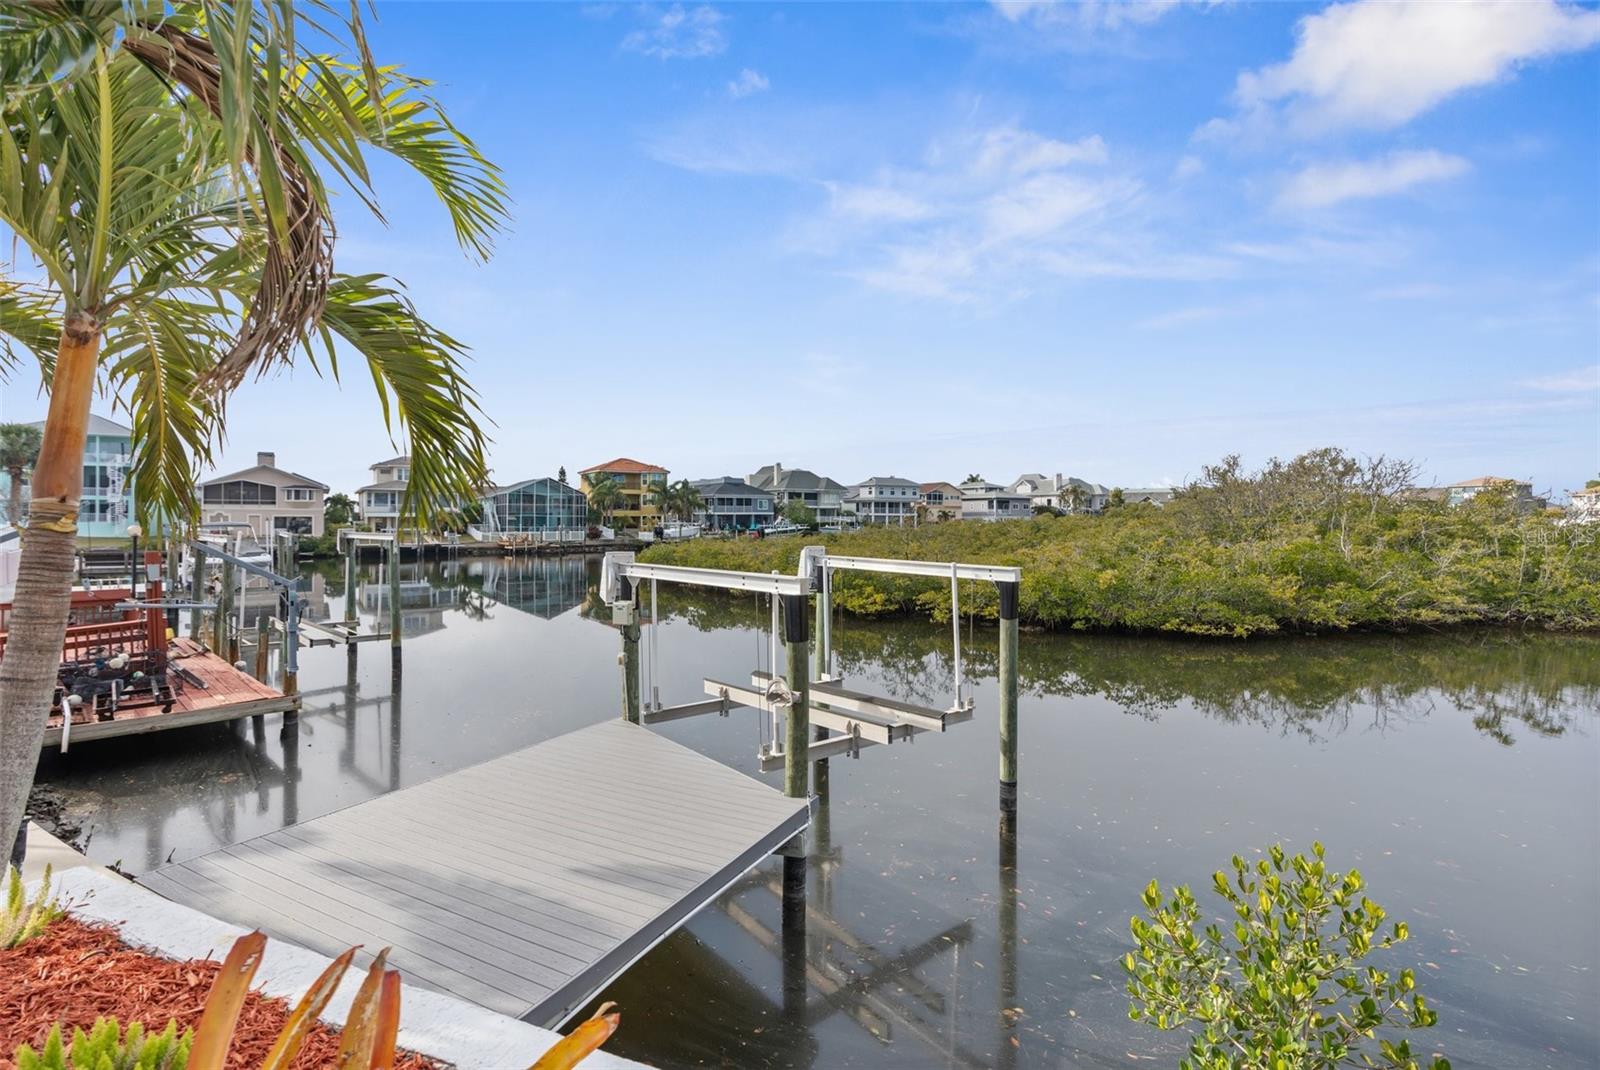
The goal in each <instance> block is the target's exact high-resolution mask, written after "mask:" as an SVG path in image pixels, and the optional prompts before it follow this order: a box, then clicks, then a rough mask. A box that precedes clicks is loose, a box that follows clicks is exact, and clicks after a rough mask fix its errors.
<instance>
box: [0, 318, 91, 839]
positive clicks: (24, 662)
mask: <svg viewBox="0 0 1600 1070" xmlns="http://www.w3.org/2000/svg"><path fill="white" fill-rule="evenodd" d="M99 354H100V324H99V323H98V321H96V319H95V318H94V317H93V316H91V315H89V314H88V313H85V312H74V313H71V314H70V315H68V317H67V322H66V325H65V327H64V329H63V330H62V332H61V342H60V345H59V347H58V348H57V353H56V372H55V379H54V381H53V382H52V383H51V387H50V412H49V414H48V415H47V416H46V418H45V424H44V442H43V444H42V445H41V447H40V449H39V460H38V461H37V462H36V463H35V464H34V468H33V500H32V503H31V509H30V511H29V517H28V526H27V528H26V529H25V530H24V532H23V535H22V556H21V559H20V560H19V561H18V566H17V590H16V594H15V596H14V597H13V598H12V606H11V624H10V629H9V634H8V635H7V637H6V649H5V656H4V657H0V846H3V847H6V848H9V847H10V841H11V837H12V836H13V835H14V834H15V832H16V829H17V828H18V826H20V825H21V823H22V813H23V809H24V808H25V807H26V805H27V801H28V792H29V790H30V789H31V788H32V787H33V773H34V769H35V767H36V766H37V765H38V763H39V745H40V743H41V742H43V740H44V727H45V720H46V718H47V717H48V715H49V711H50V699H51V697H52V695H53V694H54V692H55V684H56V673H57V671H58V670H59V669H60V666H61V645H62V641H63V640H64V639H65V638H66V634H67V613H68V611H69V610H70V608H71V604H72V559H73V551H74V550H75V548H76V545H77V533H78V499H79V497H80V496H81V495H82V493H83V445H84V441H85V439H86V437H87V434H88V427H89V400H90V397H91V396H92V395H93V393H94V380H95V371H96V366H97V363H98V358H99Z"/></svg>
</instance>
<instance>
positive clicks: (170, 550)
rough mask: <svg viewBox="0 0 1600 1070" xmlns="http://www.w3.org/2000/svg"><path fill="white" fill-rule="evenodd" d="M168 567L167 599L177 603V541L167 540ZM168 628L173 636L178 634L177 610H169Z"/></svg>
mask: <svg viewBox="0 0 1600 1070" xmlns="http://www.w3.org/2000/svg"><path fill="white" fill-rule="evenodd" d="M166 566H167V584H166V589H167V591H168V592H169V593H168V595H167V597H169V598H171V599H172V600H173V601H174V602H176V601H177V600H178V541H177V540H176V539H172V538H168V539H167V560H166ZM167 627H168V628H170V629H171V630H172V634H173V635H177V634H178V611H177V610H176V609H169V610H167Z"/></svg>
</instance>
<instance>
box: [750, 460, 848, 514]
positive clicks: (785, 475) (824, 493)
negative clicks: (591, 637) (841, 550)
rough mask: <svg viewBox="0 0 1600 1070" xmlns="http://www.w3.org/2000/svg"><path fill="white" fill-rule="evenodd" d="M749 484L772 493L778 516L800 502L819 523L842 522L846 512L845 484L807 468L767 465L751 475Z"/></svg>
mask: <svg viewBox="0 0 1600 1070" xmlns="http://www.w3.org/2000/svg"><path fill="white" fill-rule="evenodd" d="M749 483H750V484H751V485H752V486H756V487H760V488H761V489H762V490H766V491H771V492H772V505H773V509H774V510H776V511H777V512H778V513H782V512H783V511H784V509H786V508H787V507H788V506H789V504H790V503H791V502H800V503H801V504H803V505H804V506H805V507H806V508H808V509H810V510H811V511H812V512H813V513H814V514H816V518H817V523H818V524H823V525H829V524H837V523H839V520H840V516H841V514H842V513H843V511H844V496H845V486H844V484H843V483H837V482H835V481H833V480H831V479H829V478H828V477H827V476H819V475H817V473H815V472H812V471H810V470H808V469H805V468H785V467H784V466H783V465H781V464H776V463H774V464H768V465H763V466H762V467H760V468H758V469H756V471H755V472H754V473H752V474H751V476H750V478H749Z"/></svg>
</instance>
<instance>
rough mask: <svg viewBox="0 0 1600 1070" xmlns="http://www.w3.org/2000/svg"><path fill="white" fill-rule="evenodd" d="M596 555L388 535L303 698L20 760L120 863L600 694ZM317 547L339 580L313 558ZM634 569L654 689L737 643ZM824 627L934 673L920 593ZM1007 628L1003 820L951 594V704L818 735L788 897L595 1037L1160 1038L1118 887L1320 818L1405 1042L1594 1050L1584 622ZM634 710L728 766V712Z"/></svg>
mask: <svg viewBox="0 0 1600 1070" xmlns="http://www.w3.org/2000/svg"><path fill="white" fill-rule="evenodd" d="M594 572H595V565H594V562H585V561H584V560H582V559H579V558H566V559H560V558H549V559H537V560H531V561H501V560H470V559H463V560H460V561H453V562H446V563H443V564H430V565H428V566H426V567H421V568H419V567H416V566H409V565H408V566H405V567H404V568H403V569H402V575H401V579H402V583H401V607H402V618H403V628H404V634H405V637H406V654H405V660H404V674H403V676H402V675H399V674H396V673H395V672H394V671H393V669H392V667H391V661H390V658H389V657H388V654H387V651H386V650H385V649H384V644H364V645H362V646H361V647H359V648H349V650H348V651H347V650H346V649H342V648H326V647H322V648H317V649H314V650H309V651H305V652H303V654H302V656H301V659H300V660H301V674H300V684H301V688H302V691H303V692H304V694H305V696H306V708H305V712H304V713H303V715H302V717H301V718H300V721H299V724H298V725H289V726H284V725H283V724H282V722H281V721H280V719H278V718H268V719H267V720H266V721H265V723H264V724H262V725H259V726H257V725H254V724H252V723H251V722H248V721H246V722H242V723H240V724H238V725H223V726H209V727H204V728H197V729H193V730H187V731H183V732H171V733H165V734H158V735H155V736H148V737H134V738H130V739H124V740H116V741H109V742H106V743H102V744H97V745H92V746H85V747H83V748H75V749H74V751H73V753H72V754H71V755H69V756H68V758H67V759H61V758H59V757H58V756H54V755H52V756H49V757H47V759H46V760H45V762H44V763H43V767H42V774H43V777H44V778H45V779H46V780H48V781H49V782H51V783H52V784H53V785H54V786H55V787H56V788H58V789H60V790H62V791H64V792H65V793H66V794H67V795H68V796H69V799H70V801H71V807H70V808H71V810H72V812H73V816H75V817H77V818H78V819H80V820H82V821H83V823H84V836H85V837H86V838H87V839H88V850H89V852H90V854H91V855H93V856H94V857H96V858H98V859H100V860H102V861H107V862H110V861H120V862H121V863H122V865H123V866H124V867H125V868H127V869H129V870H131V871H135V872H137V871H139V870H143V869H147V868H150V867H152V866H155V865H159V864H160V863H161V862H163V861H164V860H166V859H167V858H186V857H191V856H193V855H196V854H200V853H203V852H205V851H208V850H211V849H213V848H215V847H216V846H218V845H220V844H225V843H230V842H233V841H236V840H239V839H244V838H248V837H250V836H254V835H259V834H261V833H263V832H267V831H271V830H273V829H276V828H279V827H281V826H283V825H285V824H290V823H293V822H295V821H299V820H304V819H307V818H311V817H314V816H317V815H319V814H324V813H327V812H329V811H331V810H334V809H337V808H338V807H341V806H346V805H349V804H351V803H354V802H359V801H361V800H363V799H367V798H371V797H372V796H374V795H377V794H381V793H383V792H386V791H390V790H394V789H396V788H399V787H404V786H406V785H408V784H413V783H416V782H417V781H419V780H422V779H425V778H427V777H431V776H434V775H437V774H439V773H441V772H445V771H448V770H452V769H457V768H461V767H463V766H465V765H468V764H471V763H473V762H477V761H481V760H484V759H486V758H489V757H492V756H494V755H497V754H500V753H504V752H505V751H507V750H510V749H514V748H517V747H520V746H525V745H527V744H529V743H533V742H536V741H538V740H540V739H545V738H549V737H550V736H553V735H556V734H559V733H561V732H564V731H568V730H570V729H573V728H577V727H581V726H582V725H585V724H591V723H594V722H595V721H597V720H600V719H602V718H606V717H611V716H615V715H616V712H617V711H616V699H615V695H616V672H617V668H616V657H617V651H618V647H617V636H616V634H615V632H614V631H613V630H612V629H611V628H609V627H608V626H605V623H604V622H605V620H606V615H605V614H604V613H598V614H597V613H594V612H593V609H594V603H593V602H592V593H591V591H590V588H591V587H592V585H593V583H594V579H595V576H594ZM312 580H313V585H314V589H315V590H316V591H317V592H318V597H319V599H320V600H321V601H322V603H323V604H324V606H325V614H326V615H330V616H333V617H342V616H344V615H345V614H346V613H347V611H348V606H349V604H350V600H349V598H348V594H347V592H345V591H344V589H343V581H342V577H341V575H340V574H339V573H338V570H337V569H333V568H329V569H325V570H323V569H318V570H315V571H313V573H312ZM388 597H389V595H388V585H387V583H386V578H385V577H384V576H383V575H382V573H381V569H378V568H372V569H368V570H365V571H363V573H362V575H361V579H360V583H359V585H358V588H357V590H356V592H355V598H354V603H355V606H356V608H357V610H358V612H359V614H360V615H361V617H362V619H363V624H364V626H365V627H367V628H378V629H382V628H384V627H386V626H387V617H388V601H387V600H388ZM660 604H661V609H662V617H663V623H662V626H661V629H660V632H661V634H660V637H659V643H658V646H659V651H660V657H659V660H658V662H657V663H656V665H655V666H654V669H655V675H656V680H657V683H658V684H659V686H660V688H661V693H662V697H663V700H664V701H667V702H669V703H670V702H680V701H686V700H689V699H691V698H695V697H698V696H699V694H700V691H701V688H700V680H701V679H702V678H703V677H705V676H723V675H724V674H734V675H737V674H739V673H742V672H748V671H749V669H751V668H752V667H753V666H754V665H755V664H756V663H757V661H758V660H759V659H760V657H761V651H762V649H763V647H764V645H765V638H764V636H763V634H762V629H763V628H764V626H765V625H764V622H765V621H766V619H767V617H766V613H765V610H764V609H762V608H761V607H758V606H757V605H756V604H755V603H754V601H753V600H752V599H749V598H738V597H729V598H710V599H706V598H700V599H695V600H689V599H685V598H682V597H678V596H674V595H673V594H672V593H671V592H669V590H668V589H667V588H666V587H663V588H662V589H661V603H660ZM264 608H265V607H255V606H250V605H247V607H246V614H247V617H248V618H249V621H250V622H252V623H253V620H254V616H255V614H256V613H258V612H261V611H263V610H264ZM246 635H247V637H249V636H253V635H254V630H253V627H248V628H247V631H246ZM835 645H836V649H837V652H838V663H839V666H840V668H841V669H842V670H843V671H844V673H845V675H846V676H847V678H848V679H849V680H850V681H851V682H852V686H858V687H859V688H860V689H863V690H872V691H878V692H881V693H886V694H892V695H895V696H899V697H903V698H909V699H914V700H920V701H922V702H925V703H928V704H931V705H944V704H945V703H946V701H947V700H948V695H949V690H950V684H951V652H950V649H949V632H948V631H947V630H945V629H944V628H937V627H933V626H927V625H922V624H915V623H907V622H895V623H870V624H864V623H861V622H856V621H841V622H838V623H837V625H836V628H835ZM1020 653H1021V658H1020V666H1019V669H1020V673H1021V678H1022V683H1023V687H1024V688H1025V692H1026V693H1025V696H1024V700H1023V706H1022V725H1021V739H1022V773H1021V789H1022V801H1021V813H1020V815H1019V818H1018V820H1017V821H1015V822H1010V823H1006V822H1002V821H1001V819H1000V817H999V814H998V812H997V809H998V808H997V805H996V784H995V777H996V763H997V743H996V734H997V733H996V725H995V720H994V707H995V692H994V685H993V672H994V657H995V646H994V633H993V632H992V631H985V630H984V629H982V628H977V629H976V630H975V631H973V632H972V634H971V636H970V640H969V641H968V642H966V643H965V644H964V649H963V654H962V657H963V663H964V666H965V668H966V671H967V672H968V673H972V674H975V675H976V676H978V677H979V680H978V684H977V687H976V698H977V702H978V712H977V716H976V717H975V718H974V720H973V721H972V722H971V723H969V724H966V725H962V726H959V727H957V728H956V729H954V730H952V732H951V733H949V735H948V736H922V737H919V738H918V740H917V741H916V743H915V745H912V746H906V745H901V744H896V745H895V746H892V747H877V748H872V749H870V750H868V751H866V752H864V754H863V755H862V756H861V758H860V759H859V760H853V761H852V760H847V759H843V758H836V759H834V760H833V761H832V762H831V763H830V766H831V768H830V769H829V770H828V774H827V778H826V781H825V783H819V788H818V791H819V794H821V795H824V796H825V799H826V801H825V803H824V805H823V806H822V808H821V809H820V810H819V813H818V817H817V824H816V827H815V829H814V832H813V835H812V836H811V837H810V838H809V842H808V852H809V854H810V882H809V885H808V901H807V904H806V910H805V912H804V919H803V924H800V923H797V922H796V920H795V919H791V920H790V923H789V924H787V925H786V924H785V919H784V917H783V911H782V910H781V902H780V900H781V896H780V894H779V891H780V889H779V884H780V874H781V866H780V865H779V864H778V862H777V861H776V860H772V861H769V862H768V863H766V864H764V865H762V866H761V867H759V868H758V869H757V870H755V871H754V872H753V873H751V874H750V875H749V876H748V877H747V878H746V879H744V880H743V881H741V882H740V883H739V884H737V885H736V886H735V887H733V888H731V889H730V890H729V891H728V892H727V893H726V894H725V895H724V896H723V897H722V899H721V900H720V901H719V903H718V904H717V906H716V907H715V908H713V909H710V910H707V911H705V912H703V913H702V914H701V915H699V916H698V917H696V918H695V919H694V920H693V921H692V922H691V923H690V924H689V926H688V927H687V928H685V929H684V930H683V931H681V932H680V933H678V934H677V935H675V936H673V937H671V938H669V939H668V940H666V941H665V942H663V943H662V944H661V945H660V946H659V947H657V948H656V949H655V950H653V951H652V952H650V953H649V954H648V955H647V956H646V957H645V958H644V959H643V960H641V961H640V962H639V963H638V964H637V965H636V966H634V967H633V968H632V969H631V970H630V971H629V972H628V973H627V974H625V975H624V976H623V977H622V978H621V979H619V980H618V981H617V982H616V983H615V984H613V985H612V986H611V989H610V990H609V991H608V992H607V993H605V994H604V998H608V999H616V1000H618V1001H619V1002H621V1003H622V1004H623V1006H624V1008H625V1013H624V1026H623V1030H622V1031H621V1032H620V1033H619V1034H618V1036H617V1037H616V1038H615V1039H614V1041H613V1042H612V1046H613V1047H614V1048H615V1049H616V1050H618V1051H619V1052H622V1053H624V1054H632V1055H636V1056H639V1057H641V1058H644V1059H647V1060H649V1061H652V1062H654V1063H656V1064H658V1065H662V1066H701V1065H711V1066H738V1067H851V1066H863V1067H865V1066H870V1067H880V1066H888V1067H925V1066H940V1067H946V1066H948V1067H988V1066H1002V1067H1058V1066H1088V1067H1098V1066H1106V1067H1109V1066H1124V1065H1126V1064H1127V1063H1128V1062H1129V1053H1133V1054H1135V1055H1143V1056H1151V1055H1153V1056H1156V1057H1157V1058H1158V1060H1159V1063H1158V1065H1171V1064H1174V1063H1175V1062H1176V1053H1177V1050H1178V1043H1177V1040H1176V1038H1174V1037H1171V1036H1163V1035H1161V1034H1157V1033H1154V1032H1153V1031H1149V1030H1147V1029H1145V1028H1144V1027H1139V1026H1135V1025H1133V1024H1131V1023H1129V1022H1128V1021H1127V1019H1126V1001H1125V998H1124V997H1123V995H1122V992H1121V984H1120V981H1119V976H1120V974H1119V967H1118V965H1117V963H1118V960H1119V959H1120V957H1121V955H1122V953H1123V952H1124V951H1125V950H1126V947H1127V943H1128V941H1127V937H1126V924H1127V918H1128V915H1129V914H1130V913H1132V912H1134V911H1136V910H1137V909H1138V892H1139V890H1140V889H1141V888H1142V887H1143V886H1144V884H1145V883H1146V882H1147V881H1148V880H1149V879H1150V878H1151V877H1160V878H1161V879H1162V880H1163V882H1167V883H1170V882H1173V881H1189V882H1191V883H1195V884H1199V885H1205V884H1207V883H1209V873H1210V872H1211V871H1212V870H1213V869H1214V868H1216V867H1217V866H1218V865H1220V864H1223V863H1224V862H1225V860H1226V859H1227V857H1228V856H1229V855H1231V854H1232V853H1234V852H1235V851H1239V852H1245V853H1248V852H1250V851H1252V850H1254V849H1256V848H1259V847H1263V846H1265V845H1267V844H1269V843H1272V842H1274V841H1280V840H1281V841H1282V842H1284V843H1285V844H1287V845H1290V846H1292V847H1296V848H1303V847H1305V846H1306V845H1307V844H1308V843H1309V841H1310V840H1311V839H1313V838H1320V839H1322V840H1323V841H1324V842H1325V843H1326V844H1327V845H1328V850H1329V854H1330V856H1331V857H1332V858H1334V859H1336V860H1337V863H1338V864H1339V865H1341V866H1347V865H1355V866H1358V867H1360V868H1361V869H1362V870H1363V872H1364V873H1365V874H1366V876H1367V878H1368V881H1369V884H1370V886H1371V888H1372V890H1373V895H1374V897H1375V898H1377V899H1378V900H1379V901H1381V902H1383V903H1384V904H1385V906H1387V907H1388V908H1389V909H1390V910H1391V912H1392V913H1393V914H1394V915H1395V916H1396V917H1403V918H1406V919H1407V920H1409V921H1410V922H1411V929H1412V933H1413V939H1412V941H1411V943H1409V944H1407V945H1406V946H1405V948H1404V951H1405V955H1406V957H1405V959H1404V960H1402V961H1404V962H1406V963H1407V964H1410V965H1414V966H1415V967H1416V968H1417V970H1418V973H1419V980H1420V984H1421V986H1422V988H1423V990H1424V991H1425V992H1427V993H1428V994H1429V995H1430V997H1432V998H1434V999H1435V1000H1436V1001H1437V1002H1438V1004H1439V1005H1440V1011H1441V1024H1440V1026H1439V1028H1437V1029H1435V1030H1433V1031H1432V1033H1431V1034H1427V1035H1425V1036H1426V1040H1425V1041H1424V1047H1425V1048H1430V1049H1432V1050H1442V1051H1444V1052H1446V1053H1447V1054H1449V1055H1450V1057H1451V1058H1452V1060H1453V1061H1454V1063H1455V1065H1456V1066H1458V1067H1473V1066H1483V1067H1488V1066H1495V1067H1504V1066H1518V1067H1523V1066H1528V1067H1539V1066H1550V1067H1580V1066H1592V1065H1595V1064H1596V1063H1597V1062H1600V1026H1597V1025H1596V1017H1595V1015H1594V1007H1595V1006H1596V1005H1597V1004H1600V927H1597V922H1596V914H1595V911H1594V909H1593V907H1594V903H1595V902H1596V901H1600V854H1597V852H1600V847H1597V839H1600V837H1597V831H1600V788H1597V786H1596V770H1597V767H1600V746H1597V743H1596V736H1595V728H1596V722H1597V714H1596V707H1597V705H1600V641H1597V640H1596V639H1594V638H1588V637H1571V636H1542V635H1541V636H1515V635H1510V634H1505V633H1462V634H1453V635H1445V636H1415V637H1388V636H1385V637H1376V636H1368V637H1342V638H1327V639H1303V640H1283V641H1272V642H1256V643H1251V644H1247V645H1245V644H1219V643H1188V642H1171V641H1160V640H1146V639H1109V638H1100V637H1087V636H1072V635H1066V636H1062V635H1042V634H1025V635H1024V637H1023V642H1022V644H1021V651H1020ZM244 656H245V657H246V659H247V661H252V662H253V652H252V651H250V649H249V646H248V643H247V644H246V651H245V655H244ZM271 664H272V666H273V671H276V669H275V666H276V659H275V658H274V659H272V662H271ZM402 684H403V685H404V698H403V701H402V697H401V685H402ZM660 730H661V731H662V732H663V733H664V734H667V735H669V736H671V737H673V738H675V739H677V740H679V741H681V742H683V743H685V744H687V745H689V746H692V747H694V748H696V749H697V750H700V751H702V752H704V753H706V754H709V755H711V756H713V757H715V758H717V759H719V760H721V761H724V762H726V763H728V764H730V765H733V766H735V767H737V768H740V769H744V770H747V771H753V769H754V755H755V747H756V741H757V737H758V733H759V729H758V727H757V725H756V723H755V721H754V717H753V715H750V714H749V713H748V712H747V711H746V712H742V713H741V712H735V713H734V714H733V715H731V716H730V717H727V718H719V717H715V716H707V717H702V718H696V719H693V720H688V721H681V722H674V723H672V724H670V725H667V726H664V727H663V728H662V729H660ZM596 775H603V770H597V771H596ZM601 846H602V847H603V845H601Z"/></svg>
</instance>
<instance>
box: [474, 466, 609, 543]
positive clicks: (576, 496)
mask: <svg viewBox="0 0 1600 1070" xmlns="http://www.w3.org/2000/svg"><path fill="white" fill-rule="evenodd" d="M479 503H480V504H481V505H482V506H483V521H482V530H483V531H484V533H485V534H486V535H512V534H532V533H537V534H540V535H544V536H547V537H550V538H552V539H567V540H572V539H575V538H581V537H582V535H583V532H584V531H585V530H586V529H587V528H588V526H589V500H588V498H586V497H584V493H583V491H581V490H579V489H578V488H576V487H569V486H567V484H565V483H563V482H561V481H560V480H559V479H553V478H551V477H550V476H541V477H539V478H537V479H524V480H523V481H522V482H520V483H512V484H509V485H507V486H504V487H490V488H489V489H488V490H487V491H485V492H484V494H483V496H482V497H481V498H480V499H479Z"/></svg>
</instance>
